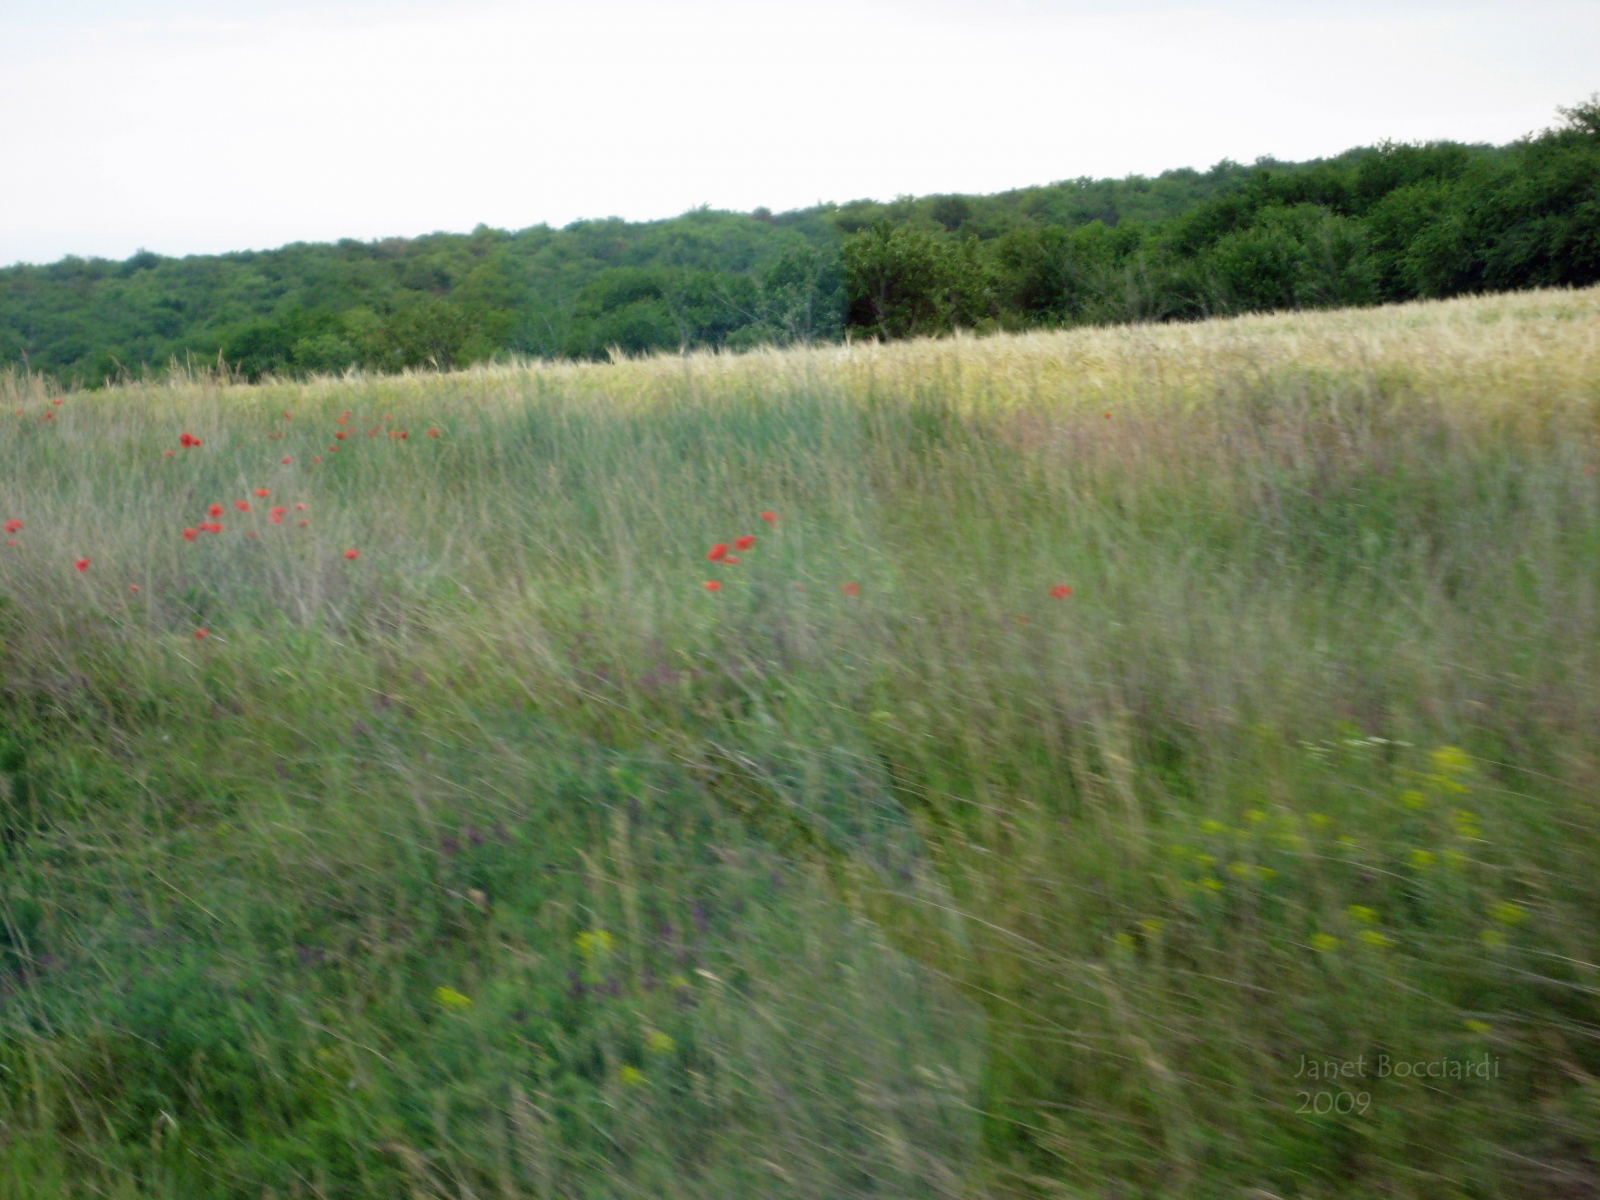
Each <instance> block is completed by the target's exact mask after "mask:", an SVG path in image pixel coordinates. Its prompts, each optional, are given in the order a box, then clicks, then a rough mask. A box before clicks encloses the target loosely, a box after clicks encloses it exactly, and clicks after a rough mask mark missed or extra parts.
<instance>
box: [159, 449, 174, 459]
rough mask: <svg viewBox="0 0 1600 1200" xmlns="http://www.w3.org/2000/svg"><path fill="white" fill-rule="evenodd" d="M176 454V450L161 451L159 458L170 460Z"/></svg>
mask: <svg viewBox="0 0 1600 1200" xmlns="http://www.w3.org/2000/svg"><path fill="white" fill-rule="evenodd" d="M176 453H177V451H176V450H163V451H162V452H161V457H162V458H171V457H172V456H173V455H174V454H176Z"/></svg>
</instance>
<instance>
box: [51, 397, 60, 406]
mask: <svg viewBox="0 0 1600 1200" xmlns="http://www.w3.org/2000/svg"><path fill="white" fill-rule="evenodd" d="M50 403H51V404H60V403H61V398H60V397H59V396H58V397H57V398H56V399H54V400H52V401H50Z"/></svg>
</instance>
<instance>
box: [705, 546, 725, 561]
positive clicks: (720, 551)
mask: <svg viewBox="0 0 1600 1200" xmlns="http://www.w3.org/2000/svg"><path fill="white" fill-rule="evenodd" d="M727 557H728V543H726V542H718V543H717V544H716V545H715V546H713V547H711V549H710V550H709V551H707V552H706V558H707V559H708V560H709V561H711V562H721V561H722V560H723V559H725V558H727Z"/></svg>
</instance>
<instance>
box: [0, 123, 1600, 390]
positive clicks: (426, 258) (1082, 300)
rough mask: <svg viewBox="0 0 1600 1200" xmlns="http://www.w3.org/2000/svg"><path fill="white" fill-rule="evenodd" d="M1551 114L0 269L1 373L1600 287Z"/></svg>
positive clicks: (93, 378)
mask: <svg viewBox="0 0 1600 1200" xmlns="http://www.w3.org/2000/svg"><path fill="white" fill-rule="evenodd" d="M1562 111H1563V117H1564V123H1563V125H1562V126H1561V127H1559V128H1556V129H1552V130H1550V131H1547V132H1545V133H1543V134H1540V135H1537V136H1532V137H1529V138H1525V139H1523V140H1522V141H1519V142H1516V143H1514V144H1512V145H1510V146H1505V147H1498V148H1494V147H1488V146H1467V145H1460V144H1456V143H1433V144H1428V145H1392V144H1385V145H1382V146H1378V147H1373V148H1364V149H1357V150H1351V151H1349V152H1347V153H1345V154H1343V155H1340V156H1339V157H1337V158H1333V159H1327V160H1318V161H1314V162H1309V163H1279V162H1275V161H1270V160H1263V161H1260V162H1258V163H1256V164H1255V165H1253V166H1248V167H1246V166H1241V165H1240V164H1237V163H1231V162H1223V163H1220V164H1218V165H1217V166H1216V167H1214V168H1212V169H1211V170H1210V171H1207V172H1204V173H1202V172H1198V171H1193V170H1179V171H1169V172H1167V173H1165V174H1163V175H1161V176H1159V177H1157V178H1155V179H1148V178H1142V177H1133V178H1129V179H1125V180H1098V181H1096V180H1087V179H1079V180H1073V181H1068V182H1064V183H1057V184H1052V185H1050V186H1047V187H1035V188H1025V189H1021V190H1018V191H1014V192H1007V193H1003V194H1000V195H995V196H955V195H947V196H931V197H924V198H920V199H915V198H911V197H905V198H902V199H900V200H898V201H895V202H893V203H890V204H878V203H874V202H870V201H858V202H855V203H851V204H846V205H842V206H839V205H824V206H819V207H817V208H813V209H807V210H803V211H797V212H791V213H784V214H779V215H774V214H772V213H770V212H767V211H766V210H764V209H757V210H756V211H755V212H753V213H750V214H742V213H730V212H714V211H710V210H707V209H698V210H695V211H693V212H690V213H686V214H684V215H683V216H681V217H677V218H674V219H672V220H668V221H658V222H650V223H643V224H630V223H628V222H625V221H621V220H615V219H613V220H605V221H584V222H579V223H577V224H574V225H570V226H568V227H566V228H565V229H559V230H557V229H551V228H549V227H548V226H536V227H534V228H531V229H526V230H522V231H520V232H517V233H507V232H504V231H500V230H492V229H489V228H486V227H480V228H478V229H477V230H475V231H474V232H473V233H471V234H433V235H430V236H427V237H421V238H414V239H401V238H395V239H390V240H385V241H379V242H371V243H363V242H357V241H352V240H346V241H341V242H338V243H336V244H333V245H308V244H296V245H292V246H286V247H284V248H282V249H279V250H273V251H265V252H248V253H239V254H228V255H220V256H194V257H189V258H183V259H172V258H163V257H161V256H159V255H156V254H151V253H146V252H141V253H139V254H136V255H134V256H133V257H132V258H130V259H128V260H127V261H126V262H121V263H116V262H109V261H105V260H98V259H91V260H84V259H77V258H67V259H63V260H62V261H61V262H58V263H54V264H51V265H49V266H15V267H11V268H8V269H5V270H0V363H5V362H13V363H25V364H27V365H28V366H30V367H32V368H35V369H38V370H43V371H46V372H49V373H51V374H53V375H56V376H58V377H60V378H62V379H64V380H67V381H71V382H77V383H87V384H94V383H98V382H100V381H102V380H104V379H106V378H108V377H117V376H123V375H125V374H126V373H128V372H137V371H138V370H140V369H141V368H142V367H145V366H156V367H159V366H162V365H164V364H166V363H167V362H169V361H171V360H173V359H178V360H185V359H191V358H200V359H204V360H207V361H212V360H214V359H215V358H216V357H217V356H219V355H220V356H221V357H222V358H223V359H225V360H226V361H227V362H228V363H229V364H230V365H231V366H233V367H234V368H236V369H237V370H239V371H242V372H243V373H244V374H245V375H247V376H249V377H251V378H255V377H258V376H260V375H263V374H267V373H272V374H307V373H312V372H318V371H322V372H326V371H338V370H342V369H344V368H346V367H349V366H353V365H360V366H364V367H367V368H371V369H377V370H390V371H392V370H398V369H403V368H405V367H411V366H418V365H422V364H429V363H432V364H437V365H439V366H446V367H447V366H451V365H457V364H461V363H465V362H471V361H477V360H482V359H486V358H490V357H492V356H494V355H496V354H503V353H512V354H522V355H533V356H539V357H549V358H585V359H594V358H604V357H606V356H607V355H609V354H612V353H614V352H617V351H621V352H623V353H639V352H646V351H652V350H676V349H680V348H685V347H701V346H717V347H731V348H738V347H741V346H750V345H755V344H759V343H765V342H772V343H780V344H782V343H789V342H795V341H800V342H806V341H812V340H817V339H823V340H828V339H837V338H838V337H840V336H842V335H843V333H844V331H845V330H846V329H847V328H850V327H853V328H855V329H857V330H859V331H862V332H864V333H868V334H871V335H874V336H879V337H885V338H898V337H906V336H914V335H918V334H928V333H939V332H947V331H949V330H951V329H952V328H955V327H964V328H973V329H1000V328H1010V329H1017V328H1028V327H1038V326H1057V325H1075V324H1101V323H1111V322H1123V321H1148V320H1184V319H1195V318H1202V317H1206V316H1213V315H1220V314H1230V313H1240V312H1254V311H1267V310H1274V309H1286V308H1305V307H1313V308H1317V307H1330V306H1337V305H1361V304H1374V303H1382V302H1386V301H1394V300H1403V299H1410V298H1416V297H1435V296H1451V295H1459V294H1462V293H1472V292H1482V291H1503V290H1511V289H1518V288H1527V287H1539V286H1548V285H1562V284H1565V285H1583V284H1587V283H1592V282H1594V281H1596V280H1600V100H1591V101H1589V102H1588V103H1587V104H1582V105H1579V106H1577V107H1576V108H1573V109H1570V110H1562Z"/></svg>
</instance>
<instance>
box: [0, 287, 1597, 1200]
mask: <svg viewBox="0 0 1600 1200" xmlns="http://www.w3.org/2000/svg"><path fill="white" fill-rule="evenodd" d="M0 392H3V397H0V398H3V401H4V403H3V405H0V413H4V414H7V415H6V416H5V417H4V419H3V420H0V520H6V521H9V522H10V524H8V525H7V533H6V538H7V543H8V544H7V545H6V546H5V547H3V548H0V627H3V631H4V632H3V636H4V645H3V651H0V918H3V921H0V1197H3V1198H5V1200H13V1198H16V1200H20V1198H22V1197H28V1198H30V1200H33V1198H38V1200H43V1198H45V1197H50V1198H55V1197H60V1196H115V1197H134V1196H139V1197H145V1196H149V1197H170V1198H172V1200H191V1198H201V1197H241V1198H243V1197H250V1198H252V1200H254V1198H257V1197H264V1196H265V1197H285V1198H286V1197H368V1196H375V1197H389V1196H393V1197H451V1198H453V1200H454V1198H462V1200H465V1198H466V1197H521V1196H526V1197H537V1198H540V1200H545V1198H551V1197H602V1196H603V1197H612V1196H616V1197H627V1196H664V1197H707V1198H713V1197H717V1198H720V1197H730V1198H731V1197H746V1196H763V1197H818V1198H820V1197H836V1196H859V1197H869V1196H870V1197H891V1196H895V1197H898V1196H906V1197H911V1196H917V1197H935V1196H949V1197H955V1196H962V1197H965V1196H988V1195H995V1196H1022V1195H1040V1196H1070V1197H1113V1196H1115V1197H1136V1196H1137V1197H1186V1198H1187V1197H1196V1198H1198V1197H1225V1196H1226V1197H1239V1196H1253V1197H1261V1198H1265V1197H1269V1196H1277V1197H1284V1198H1287V1197H1334V1196H1339V1197H1347V1196H1371V1197H1416V1198H1419V1200H1420V1198H1434V1197H1439V1198H1445V1197H1451V1198H1456V1197H1484V1198H1485V1200H1487V1198H1491V1197H1493V1198H1500V1197H1535V1196H1563V1197H1566V1196H1585V1195H1593V1194H1596V1192H1597V1191H1600V1083H1597V1082H1596V1081H1597V1079H1600V1040H1597V1039H1600V965H1597V964H1600V841H1597V834H1600V808H1597V804H1596V797H1597V795H1600V759H1597V754H1600V690H1597V688H1600V480H1597V479H1596V465H1597V463H1600V290H1589V291H1580V292H1541V293H1521V294H1515V295H1504V296H1496V297H1486V298H1478V299H1469V300H1456V301H1450V302H1444V303H1430V304H1418V305H1411V306H1406V307H1399V308H1388V309H1376V310H1364V311H1349V312H1336V313H1328V314H1317V315H1292V316H1274V317H1254V318H1244V319H1238V320H1231V321H1225V322H1213V323H1208V324H1201V325H1184V326H1163V327H1148V326H1147V327H1132V328H1117V329H1104V330H1079V331H1075V332H1067V333H1047V334H1035V335H1027V336H1007V337H994V338H988V339H982V340H974V339H970V338H958V339H955V340H944V341H929V342H915V343H904V344H896V345H892V346H877V345H856V346H846V347H828V348H824V349H817V350H811V351H805V350H797V351H785V352H781V353H779V352H773V353H753V354H748V355H743V356H737V357H735V356H723V357H717V356H690V357H684V358H677V357H672V358H655V359H649V360H642V361H625V362H618V363H615V364H611V365H585V366H576V365H562V366H556V365H529V366H522V367H494V368H482V369H474V370H470V371H465V372H460V373H454V374H442V375H416V376H407V377H398V378H397V377H389V378H378V377H363V376H350V377H346V378H337V379H319V380H313V381H311V382H309V383H303V384H302V383H295V384H287V383H286V384H281V385H273V384H263V385H258V386H248V387H247V386H242V385H234V384H230V383H228V382H227V381H226V380H218V379H209V378H201V377H197V378H193V379H189V380H186V381H185V380H177V381H174V382H171V383H166V384H148V385H143V386H129V387H120V388H114V389H110V390H107V391H104V392H98V393H92V394H89V393H74V394H69V395H65V396H60V395H54V394H52V393H51V392H50V391H49V390H48V389H47V388H46V387H45V386H44V385H43V384H42V383H41V382H39V381H38V380H36V379H29V378H22V377H15V376H13V377H10V378H8V379H6V380H4V381H3V382H0ZM13 414H14V415H13ZM214 506H215V507H214ZM740 539H754V540H753V541H749V540H745V541H741V540H740Z"/></svg>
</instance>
